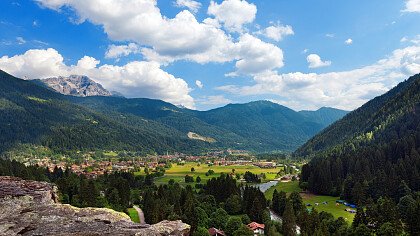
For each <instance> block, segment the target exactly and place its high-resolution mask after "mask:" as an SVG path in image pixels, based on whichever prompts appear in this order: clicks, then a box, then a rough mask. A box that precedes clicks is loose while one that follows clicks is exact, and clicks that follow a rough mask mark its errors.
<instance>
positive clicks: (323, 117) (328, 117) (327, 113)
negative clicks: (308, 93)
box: [299, 107, 349, 127]
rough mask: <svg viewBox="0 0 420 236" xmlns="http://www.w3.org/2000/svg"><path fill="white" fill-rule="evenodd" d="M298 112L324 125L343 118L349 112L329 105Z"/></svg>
mask: <svg viewBox="0 0 420 236" xmlns="http://www.w3.org/2000/svg"><path fill="white" fill-rule="evenodd" d="M299 113H300V114H302V115H304V116H306V117H308V118H309V119H311V120H315V121H317V122H318V123H320V124H323V125H325V127H326V126H328V125H330V124H332V123H334V122H335V121H337V120H339V119H341V118H343V117H344V116H345V115H346V114H347V113H349V112H348V111H343V110H340V109H336V108H331V107H321V108H319V109H318V110H316V111H307V110H303V111H299Z"/></svg>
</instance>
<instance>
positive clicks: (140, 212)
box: [133, 206, 146, 224]
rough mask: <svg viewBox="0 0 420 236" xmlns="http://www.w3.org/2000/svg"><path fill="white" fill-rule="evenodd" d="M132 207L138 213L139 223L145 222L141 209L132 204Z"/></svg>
mask: <svg viewBox="0 0 420 236" xmlns="http://www.w3.org/2000/svg"><path fill="white" fill-rule="evenodd" d="M133 208H134V209H135V210H136V211H137V214H139V219H140V224H146V221H145V220H144V213H143V211H142V210H141V209H140V208H139V207H138V206H133Z"/></svg>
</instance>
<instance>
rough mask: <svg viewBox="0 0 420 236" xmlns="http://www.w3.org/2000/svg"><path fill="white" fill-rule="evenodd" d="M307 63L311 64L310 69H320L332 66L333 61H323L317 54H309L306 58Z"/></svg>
mask: <svg viewBox="0 0 420 236" xmlns="http://www.w3.org/2000/svg"><path fill="white" fill-rule="evenodd" d="M306 61H307V62H308V63H309V68H319V67H324V66H329V65H331V61H322V60H321V57H320V56H318V55H317V54H309V55H308V56H307V57H306Z"/></svg>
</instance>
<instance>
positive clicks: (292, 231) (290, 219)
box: [282, 201, 296, 236]
mask: <svg viewBox="0 0 420 236" xmlns="http://www.w3.org/2000/svg"><path fill="white" fill-rule="evenodd" d="M282 219H283V225H282V230H283V235H285V236H295V235H296V220H295V212H294V210H293V205H292V203H291V202H290V201H287V203H286V208H285V209H284V213H283V217H282Z"/></svg>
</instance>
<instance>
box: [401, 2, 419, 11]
mask: <svg viewBox="0 0 420 236" xmlns="http://www.w3.org/2000/svg"><path fill="white" fill-rule="evenodd" d="M403 12H417V13H420V0H406V1H405V9H404V10H403Z"/></svg>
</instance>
